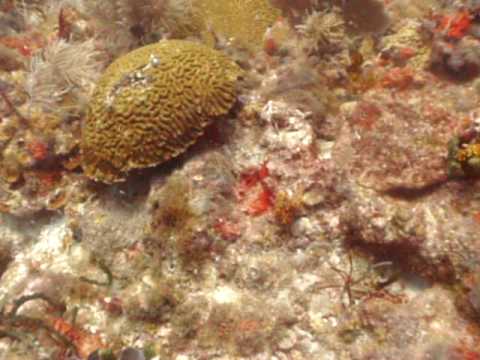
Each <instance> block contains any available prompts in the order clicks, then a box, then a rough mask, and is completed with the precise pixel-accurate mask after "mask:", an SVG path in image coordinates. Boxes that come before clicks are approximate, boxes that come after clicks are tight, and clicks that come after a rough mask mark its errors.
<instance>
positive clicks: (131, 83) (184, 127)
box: [82, 40, 242, 183]
mask: <svg viewBox="0 0 480 360" xmlns="http://www.w3.org/2000/svg"><path fill="white" fill-rule="evenodd" d="M241 72H242V71H241V69H240V68H239V67H238V66H237V65H236V64H235V63H234V62H233V61H232V60H230V59H229V58H228V57H226V56H225V55H223V54H222V53H220V52H218V51H216V50H213V49H210V48H208V47H206V46H204V45H201V44H197V43H193V42H189V41H182V40H163V41H160V42H158V43H156V44H152V45H147V46H144V47H142V48H139V49H136V50H134V51H132V52H130V53H128V54H126V55H124V56H122V57H120V58H119V59H117V60H116V61H114V62H113V63H112V64H111V65H110V66H109V67H108V68H107V69H106V71H105V72H104V74H103V75H102V77H101V78H100V80H99V81H98V83H97V87H96V89H95V91H94V93H93V95H92V99H91V101H90V104H89V109H88V114H87V118H86V122H85V124H84V128H83V131H82V151H83V169H84V172H85V174H86V175H87V176H89V177H91V178H93V179H95V180H98V181H103V182H106V183H113V182H117V181H122V180H124V178H125V176H126V173H127V172H128V171H130V170H132V169H138V168H145V167H151V166H155V165H158V164H160V163H163V162H165V161H166V160H169V159H171V158H173V157H175V156H177V155H179V154H180V153H182V152H184V151H185V150H186V149H187V148H188V147H189V146H190V145H191V144H192V143H193V142H195V140H196V139H197V138H198V137H199V136H200V135H201V134H202V133H203V131H204V128H205V127H206V126H207V125H208V124H210V123H211V122H212V121H213V120H214V119H216V118H219V117H221V116H223V115H226V114H227V113H228V112H229V110H230V109H231V108H232V106H233V104H234V103H235V101H236V80H237V78H238V77H239V76H240V75H241Z"/></svg>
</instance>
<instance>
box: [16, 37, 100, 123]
mask: <svg viewBox="0 0 480 360" xmlns="http://www.w3.org/2000/svg"><path fill="white" fill-rule="evenodd" d="M98 55H99V53H98V52H97V50H96V49H95V45H94V42H93V40H87V41H85V42H81V43H70V42H67V41H65V40H63V39H60V40H57V41H55V42H53V43H51V44H49V45H48V46H47V47H45V48H44V49H43V51H41V52H40V53H38V54H36V55H35V56H33V58H32V59H31V61H30V65H29V66H30V68H29V71H28V73H27V77H26V81H25V90H26V92H27V94H28V95H29V102H28V105H29V107H30V109H32V108H40V109H41V110H44V111H49V112H55V113H61V114H65V113H66V114H70V113H76V112H78V111H79V110H81V108H82V107H83V105H86V99H87V97H88V94H89V93H90V91H91V89H92V88H93V85H94V82H95V80H96V79H97V77H98V76H99V75H100V68H101V64H102V62H101V60H99V57H98Z"/></svg>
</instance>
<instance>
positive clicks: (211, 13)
mask: <svg viewBox="0 0 480 360" xmlns="http://www.w3.org/2000/svg"><path fill="white" fill-rule="evenodd" d="M193 9H194V12H196V13H197V14H198V15H199V18H201V19H203V21H204V22H205V24H204V25H205V26H204V27H205V30H204V38H205V37H208V35H209V34H211V32H213V33H214V34H215V35H217V36H220V37H224V38H226V39H227V40H232V41H233V42H234V43H235V44H236V45H238V46H240V47H243V48H246V49H250V50H258V48H260V47H261V45H262V42H263V35H264V34H265V31H266V30H267V29H268V27H270V26H272V25H273V23H274V22H275V21H276V20H277V19H278V18H279V17H280V16H281V11H280V9H278V8H276V7H274V6H272V4H271V3H270V0H193Z"/></svg>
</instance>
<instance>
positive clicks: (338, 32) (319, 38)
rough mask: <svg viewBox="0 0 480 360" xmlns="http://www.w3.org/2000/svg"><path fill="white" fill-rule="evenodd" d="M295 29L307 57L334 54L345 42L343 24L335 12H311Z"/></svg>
mask: <svg viewBox="0 0 480 360" xmlns="http://www.w3.org/2000/svg"><path fill="white" fill-rule="evenodd" d="M296 28H297V30H298V32H299V33H300V35H301V37H302V40H301V47H302V48H304V49H305V51H306V52H307V54H309V55H323V54H326V53H331V52H335V51H337V50H338V49H339V48H340V46H341V44H342V42H343V41H344V40H345V22H344V20H343V18H342V16H341V15H340V14H339V13H338V12H337V11H313V12H312V13H311V14H309V15H308V16H307V17H306V18H305V21H304V22H303V24H300V25H297V26H296Z"/></svg>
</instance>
